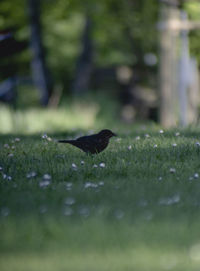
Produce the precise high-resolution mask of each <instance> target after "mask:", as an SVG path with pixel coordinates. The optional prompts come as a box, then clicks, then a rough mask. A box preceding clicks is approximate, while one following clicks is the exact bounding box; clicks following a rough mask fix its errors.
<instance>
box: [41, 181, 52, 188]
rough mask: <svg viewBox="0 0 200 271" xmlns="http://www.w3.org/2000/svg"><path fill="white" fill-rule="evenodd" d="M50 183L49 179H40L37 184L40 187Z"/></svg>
mask: <svg viewBox="0 0 200 271" xmlns="http://www.w3.org/2000/svg"><path fill="white" fill-rule="evenodd" d="M49 185H50V181H49V180H44V181H41V182H40V183H39V186H40V187H41V188H45V187H47V186H49Z"/></svg>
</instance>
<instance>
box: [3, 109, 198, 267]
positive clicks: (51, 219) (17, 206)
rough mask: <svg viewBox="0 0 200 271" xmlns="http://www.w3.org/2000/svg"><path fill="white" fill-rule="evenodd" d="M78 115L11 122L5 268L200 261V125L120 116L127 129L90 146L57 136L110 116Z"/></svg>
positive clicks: (6, 134)
mask: <svg viewBox="0 0 200 271" xmlns="http://www.w3.org/2000/svg"><path fill="white" fill-rule="evenodd" d="M95 112H96V111H95ZM9 114H11V113H10V112H9V113H8V112H7V111H6V113H5V115H6V116H8V115H9ZM43 114H44V115H45V114H46V115H45V116H47V113H45V112H44V113H43ZM55 114H58V112H57V113H56V112H54V114H53V113H52V116H54V118H55V119H56V117H55ZM62 114H64V113H63V111H62ZM86 114H87V112H86ZM95 114H96V113H95ZM44 115H42V113H41V112H40V113H39V115H38V116H37V117H39V118H41V119H40V121H42V118H43V116H44ZM17 116H18V117H16V116H15V118H19V120H17V121H18V123H19V122H20V123H23V121H22V120H21V118H22V117H21V116H23V114H21V115H20V112H19V114H18V115H17ZM19 116H20V117H19ZM63 116H64V115H63ZM25 117H26V120H27V119H28V118H29V117H30V115H29V114H27V115H26V116H25ZM31 117H32V115H31ZM31 117H30V119H31ZM57 117H59V115H57ZM39 118H37V119H38V122H40V121H39ZM82 119H83V120H84V112H83V115H82ZM94 119H95V118H94ZM94 119H93V120H94ZM91 120H92V114H91V119H90V121H91ZM15 121H16V120H15ZM7 122H8V123H9V121H7ZM35 122H36V120H35ZM32 123H33V122H32ZM49 123H51V118H49ZM74 123H75V124H74V125H75V126H76V127H78V129H72V127H71V126H70V127H69V126H64V127H63V126H62V129H59V127H60V126H59V124H58V126H56V128H55V129H54V128H53V126H52V129H50V130H49V131H48V132H47V136H46V135H44V131H43V132H39V130H40V127H39V128H38V127H37V128H36V130H35V132H34V129H33V130H31V131H30V130H28V132H27V133H26V132H25V128H23V127H21V131H19V129H18V130H17V131H16V132H15V130H14V128H12V127H11V126H9V127H11V128H12V129H11V128H9V127H8V128H6V129H7V130H3V129H2V131H1V135H0V150H1V152H0V167H1V168H0V169H1V174H0V232H1V234H0V270H1V271H12V270H15V271H40V270H41V271H43V270H49V271H51V270H52V271H64V270H69V271H71V270H73V271H104V270H105V271H107V270H109V271H112V270H113V271H118V270H119V271H124V270H127V271H129V270H130V271H132V270H136V271H161V270H176V271H178V270H180V271H188V270H190V271H197V270H199V266H200V136H199V132H200V129H199V128H187V129H181V130H180V129H178V128H177V129H173V130H164V131H163V130H161V128H160V127H158V126H156V125H151V124H150V125H140V124H137V125H134V124H132V125H127V126H124V125H120V124H119V123H117V122H113V123H112V124H110V125H111V126H109V127H110V128H112V129H113V130H114V132H117V133H118V137H117V138H113V139H111V142H110V144H109V146H108V148H107V149H106V150H105V151H104V152H102V153H100V154H99V155H96V156H88V155H86V154H85V153H83V152H81V151H80V150H79V149H77V148H74V147H72V146H70V145H63V144H58V143H57V142H56V140H57V139H61V138H67V137H76V136H78V135H80V134H81V133H82V134H88V133H89V132H91V131H90V130H91V129H93V130H95V131H98V129H100V128H102V127H103V122H100V121H99V122H98V124H96V123H95V120H94V123H93V121H91V122H90V123H88V122H87V123H86V124H85V126H84V123H83V122H82V123H81V122H80V120H77V123H76V122H74ZM79 124H80V125H79ZM9 125H11V124H9ZM70 125H72V124H70ZM29 126H30V127H31V125H29ZM15 127H16V125H15ZM84 127H85V128H84ZM32 128H33V127H32ZM65 128H66V129H65ZM105 128H107V127H105ZM23 129H24V130H23ZM53 130H54V131H53ZM55 131H56V132H55Z"/></svg>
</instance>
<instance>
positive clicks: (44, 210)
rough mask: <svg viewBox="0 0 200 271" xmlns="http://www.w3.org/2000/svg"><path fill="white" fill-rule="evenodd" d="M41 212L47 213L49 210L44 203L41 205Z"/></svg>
mask: <svg viewBox="0 0 200 271" xmlns="http://www.w3.org/2000/svg"><path fill="white" fill-rule="evenodd" d="M39 212H40V214H45V213H46V212H47V207H46V206H44V205H42V206H40V208H39Z"/></svg>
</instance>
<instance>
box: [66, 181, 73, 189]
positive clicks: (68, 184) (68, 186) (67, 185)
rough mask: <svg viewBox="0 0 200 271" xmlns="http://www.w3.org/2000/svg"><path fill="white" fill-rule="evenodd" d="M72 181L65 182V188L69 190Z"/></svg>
mask: <svg viewBox="0 0 200 271" xmlns="http://www.w3.org/2000/svg"><path fill="white" fill-rule="evenodd" d="M72 185H73V184H72V183H70V182H67V183H66V190H71V189H72Z"/></svg>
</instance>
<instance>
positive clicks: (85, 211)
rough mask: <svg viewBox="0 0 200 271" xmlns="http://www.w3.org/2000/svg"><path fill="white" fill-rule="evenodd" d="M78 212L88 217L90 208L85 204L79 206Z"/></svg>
mask: <svg viewBox="0 0 200 271" xmlns="http://www.w3.org/2000/svg"><path fill="white" fill-rule="evenodd" d="M79 214H80V215H81V216H83V217H88V216H89V215H90V209H89V208H88V207H86V206H82V207H80V208H79Z"/></svg>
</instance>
